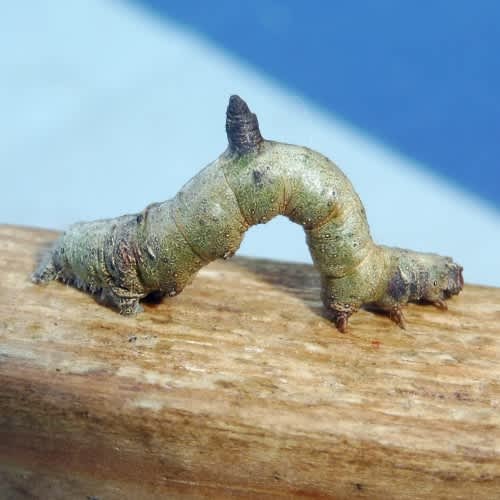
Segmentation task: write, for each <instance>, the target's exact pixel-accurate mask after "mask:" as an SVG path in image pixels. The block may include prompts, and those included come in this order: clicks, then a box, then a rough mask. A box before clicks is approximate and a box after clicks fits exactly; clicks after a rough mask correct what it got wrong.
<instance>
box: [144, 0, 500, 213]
mask: <svg viewBox="0 0 500 500" xmlns="http://www.w3.org/2000/svg"><path fill="white" fill-rule="evenodd" d="M136 3H138V4H140V5H142V6H143V7H145V8H148V9H150V10H151V11H152V12H154V13H155V14H156V15H159V16H168V17H169V18H172V19H175V20H176V21H178V22H180V23H183V24H185V25H186V26H189V27H191V28H193V29H195V30H196V31H198V32H199V33H201V34H203V35H204V36H207V37H209V38H210V39H212V40H214V41H215V42H217V44H219V45H220V46H222V47H223V48H224V49H226V50H228V51H231V52H233V53H234V54H236V55H237V56H240V57H241V58H243V59H244V60H246V61H248V62H250V63H251V64H252V65H253V66H255V67H256V68H258V69H259V70H261V71H264V72H266V73H268V74H269V75H271V76H273V77H274V78H276V79H277V80H278V81H279V82H280V83H282V84H284V85H286V86H288V87H290V88H291V89H292V90H294V91H297V92H299V93H301V94H303V95H306V96H308V97H309V98H310V99H311V100H312V101H314V102H316V103H317V104H318V105H320V106H321V107H323V108H324V109H327V110H329V111H331V112H334V113H335V114H336V115H339V116H341V117H343V118H345V119H346V120H348V121H349V122H351V123H355V124H356V126H357V127H359V128H361V129H363V130H365V131H368V132H369V133H370V134H372V135H374V136H375V137H377V138H379V139H381V140H382V141H384V142H385V143H387V144H389V145H390V146H391V147H393V148H397V149H398V150H400V151H401V152H403V153H404V154H406V155H408V156H411V157H413V158H415V159H417V160H419V161H422V162H423V163H425V164H426V165H427V166H429V167H431V168H432V169H433V171H434V172H437V173H439V174H440V175H442V176H446V178H447V179H448V180H449V181H451V182H453V183H456V184H458V185H460V186H461V187H462V188H463V189H467V190H468V191H470V192H471V193H474V194H475V195H478V196H480V197H481V198H483V199H484V200H487V201H488V202H489V203H490V204H492V205H493V206H495V207H496V208H497V209H500V193H499V187H500V168H499V161H500V28H499V23H500V2H498V1H494V0H490V1H488V0H481V1H480V2H470V1H460V0H459V1H456V0H436V1H424V2H404V1H400V0H377V1H374V2H369V1H368V2H355V1H354V2H353V1H333V2H327V1H308V2H304V1H299V0H252V1H250V2H243V1H240V2H235V1H231V0H218V1H216V2H201V1H198V2H192V1H165V0H143V1H138V2H137V1H136Z"/></svg>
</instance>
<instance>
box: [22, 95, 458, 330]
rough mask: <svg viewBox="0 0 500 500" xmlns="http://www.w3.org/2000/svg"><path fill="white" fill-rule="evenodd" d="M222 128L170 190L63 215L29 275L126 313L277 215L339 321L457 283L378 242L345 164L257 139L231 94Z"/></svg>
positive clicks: (179, 284) (435, 296)
mask: <svg viewBox="0 0 500 500" xmlns="http://www.w3.org/2000/svg"><path fill="white" fill-rule="evenodd" d="M226 131H227V137H228V140H229V146H228V148H227V150H226V151H225V152H224V153H222V155H221V156H220V157H219V158H217V159H216V160H215V161H214V162H213V163H211V164H209V165H208V166H207V167H205V168H204V169H203V170H202V171H201V172H200V173H198V174H197V175H196V176H195V177H193V178H192V179H191V180H190V181H189V182H188V183H187V184H186V185H184V187H183V188H182V189H181V190H180V191H179V192H178V193H177V195H176V196H175V197H174V198H173V199H171V200H168V201H165V202H163V203H153V204H151V205H149V206H148V207H146V208H145V209H144V210H143V211H142V212H141V213H139V214H134V215H123V216H121V217H117V218H114V219H106V220H98V221H94V222H80V223H77V224H74V225H72V226H71V227H70V228H69V229H68V230H67V231H66V232H65V233H64V234H63V235H62V236H61V237H60V238H59V239H58V240H57V241H56V243H55V244H54V246H53V248H52V250H51V251H50V253H49V254H47V255H46V256H45V258H44V259H43V261H42V262H41V263H40V265H39V267H38V269H37V270H36V271H35V273H34V274H33V277H32V278H33V281H34V282H35V283H42V282H48V281H50V280H53V279H60V280H62V281H64V282H67V283H71V284H72V285H74V286H76V287H78V288H81V289H84V290H86V291H88V292H90V293H93V294H96V295H97V296H98V297H99V298H100V299H101V300H102V301H103V302H105V303H107V304H109V305H111V306H113V307H115V308H116V309H117V310H118V311H119V312H120V313H122V314H135V313H137V312H140V311H141V310H142V308H141V306H140V303H139V301H140V300H141V299H142V298H144V297H146V296H148V295H151V294H155V295H156V296H157V295H171V296H172V295H176V294H178V293H180V292H181V291H182V290H183V288H184V287H185V286H186V284H187V283H189V282H190V281H191V279H192V277H193V276H194V274H195V273H196V272H197V271H198V270H199V269H200V268H201V267H203V266H204V265H206V264H207V263H209V262H210V261H212V260H214V259H218V258H227V257H230V256H232V255H233V254H234V253H235V252H236V250H237V249H238V248H239V246H240V243H241V241H242V239H243V235H244V233H245V231H246V230H247V229H248V228H249V227H250V226H253V225H255V224H262V223H265V222H267V221H269V220H270V219H272V218H273V217H275V216H276V215H278V214H281V215H284V216H286V217H288V218H289V219H290V220H291V221H292V222H295V223H297V224H300V225H301V226H302V227H303V228H304V230H305V232H306V239H307V244H308V246H309V249H310V252H311V255H312V259H313V262H314V265H315V267H316V269H317V270H318V271H319V273H320V275H321V284H322V292H321V295H322V300H323V303H324V305H325V307H326V309H327V310H328V311H329V312H330V313H331V316H332V318H333V320H334V322H335V324H336V326H337V328H338V329H339V330H340V331H345V329H346V327H347V322H348V318H349V316H350V315H351V314H353V313H354V312H355V311H356V310H357V309H359V308H360V307H361V306H365V307H367V308H370V309H374V310H379V311H384V312H387V313H388V315H389V316H390V318H391V319H392V320H393V321H395V322H396V323H397V324H398V325H400V326H401V327H403V328H404V326H405V322H404V318H403V314H402V309H401V307H402V306H403V305H404V304H406V303H408V302H429V303H433V304H434V305H436V306H438V307H440V308H445V307H446V303H445V299H448V298H449V297H450V296H452V295H455V294H458V293H459V292H460V291H461V290H462V287H463V278H462V267H461V266H459V265H458V264H456V263H454V262H453V261H452V259H451V258H449V257H441V256H439V255H436V254H430V253H421V252H413V251H411V250H403V249H400V248H390V247H386V246H381V245H377V244H375V243H374V242H373V240H372V238H371V236H370V231H369V227H368V223H367V220H366V214H365V210H364V208H363V205H362V203H361V200H360V199H359V197H358V195H357V194H356V192H355V191H354V189H353V187H352V185H351V183H350V181H349V180H348V179H347V177H346V176H345V175H344V174H343V173H342V171H341V170H340V169H339V168H338V167H337V166H336V165H335V164H334V163H333V162H331V161H330V160H329V159H328V158H326V157H325V156H323V155H321V154H319V153H317V152H315V151H312V150H311V149H308V148H305V147H300V146H293V145H290V144H283V143H279V142H273V141H268V140H264V139H263V138H262V136H261V134H260V130H259V125H258V121H257V117H256V116H255V114H253V113H251V112H250V110H249V109H248V106H247V105H246V103H245V102H244V101H243V100H242V99H241V98H240V97H238V96H232V97H231V98H230V100H229V105H228V108H227V120H226Z"/></svg>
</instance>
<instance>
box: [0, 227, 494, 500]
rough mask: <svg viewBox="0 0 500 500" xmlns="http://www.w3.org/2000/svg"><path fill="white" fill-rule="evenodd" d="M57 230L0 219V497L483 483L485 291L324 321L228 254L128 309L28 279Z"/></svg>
mask: <svg viewBox="0 0 500 500" xmlns="http://www.w3.org/2000/svg"><path fill="white" fill-rule="evenodd" d="M55 237H56V233H53V232H49V231H42V230H32V229H27V228H19V227H13V226H1V227H0V273H1V283H0V498H9V499H17V498H51V499H55V498H98V499H100V500H105V499H115V498H116V499H118V498H120V499H121V498H133V499H141V498H144V499H148V498H230V497H234V496H236V497H239V498H267V497H284V498H290V497H300V496H304V497H313V498H328V497H331V498H370V499H376V498H384V499H389V498H399V499H426V500H428V499H430V498H454V499H456V498H463V499H469V498H475V499H481V498H484V499H486V498H488V499H491V498H499V497H500V290H499V289H492V288H483V287H478V286H466V288H465V290H464V292H463V294H461V295H460V296H459V297H457V298H454V299H452V300H451V301H450V302H449V306H450V310H449V311H448V312H441V311H438V310H436V309H434V308H432V307H423V306H410V307H408V308H407V314H406V316H407V320H408V330H406V331H402V330H400V329H399V328H398V327H396V326H395V325H393V324H392V323H391V322H390V321H389V320H388V319H387V318H385V317H383V316H378V315H374V314H371V313H368V312H360V313H359V314H356V315H355V316H353V318H352V320H351V322H350V329H349V333H347V334H341V333H339V332H337V331H336V330H335V328H333V326H332V325H331V323H330V322H329V321H328V320H327V319H326V318H325V317H323V315H322V306H321V303H320V299H319V283H318V276H317V274H316V273H315V272H314V270H313V269H312V268H311V267H310V266H308V265H296V264H285V263H277V262H266V261H262V260H250V259H243V258H235V259H233V261H231V262H215V263H213V264H211V265H209V266H208V267H206V268H204V269H203V270H202V271H200V273H199V274H198V276H197V277H196V279H195V280H194V282H193V284H192V285H191V286H190V287H188V288H187V289H186V290H185V291H184V292H183V293H182V294H181V295H179V296H178V297H175V298H172V299H168V300H166V301H164V302H163V303H161V304H159V305H156V306H153V305H146V312H145V313H144V314H142V315H139V316H137V317H136V318H126V317H122V316H119V315H118V314H116V313H115V312H113V311H111V310H109V309H107V308H104V307H102V306H100V305H98V304H96V302H95V301H94V300H93V299H92V298H91V297H89V296H88V295H86V294H83V293H81V292H79V291H78V290H75V289H73V288H70V287H67V286H65V285H63V284H61V283H57V282H53V283H51V284H49V285H48V286H45V287H40V286H36V285H33V284H31V282H30V280H29V274H30V272H31V271H32V270H33V268H34V266H35V261H36V258H37V255H38V254H39V253H40V252H41V251H42V250H43V248H44V247H45V246H46V245H47V244H48V243H49V242H50V241H52V240H53V239H54V238H55ZM466 272H467V270H465V277H466Z"/></svg>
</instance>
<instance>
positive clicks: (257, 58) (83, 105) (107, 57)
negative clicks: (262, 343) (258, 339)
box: [0, 0, 500, 286]
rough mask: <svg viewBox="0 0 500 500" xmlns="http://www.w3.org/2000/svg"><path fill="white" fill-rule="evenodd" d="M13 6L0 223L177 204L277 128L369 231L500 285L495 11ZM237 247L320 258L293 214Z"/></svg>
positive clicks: (48, 222) (154, 2)
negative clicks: (328, 178) (238, 148)
mask: <svg viewBox="0 0 500 500" xmlns="http://www.w3.org/2000/svg"><path fill="white" fill-rule="evenodd" d="M0 5H1V9H0V12H1V14H0V109H1V110H2V112H1V115H0V137H1V139H0V169H1V177H0V185H1V192H0V223H9V224H23V225H29V226H40V227H46V228H56V229H64V228H65V227H67V226H68V225H69V224H71V223H72V222H75V221H78V220H90V219H96V218H103V217H112V216H117V215H120V214H123V213H130V212H136V211H139V210H141V209H142V208H144V207H145V206H146V205H147V204H149V203H151V202H153V201H162V200H164V199H167V198H170V197H172V196H173V195H174V194H175V193H176V192H177V191H178V190H179V188H180V187H181V186H182V184H184V182H185V181H187V180H188V179H189V178H190V177H192V176H193V175H195V174H196V173H197V172H198V171H199V170H200V169H201V168H202V167H203V166H204V165H206V164H207V163H209V162H210V161H212V160H213V159H215V158H216V157H217V156H218V155H219V154H220V153H221V152H222V151H223V150H224V149H225V147H226V137H225V130H224V120H225V107H226V104H227V100H228V98H229V96H230V95H231V94H234V93H236V94H239V95H241V96H242V97H243V98H244V99H245V100H246V101H247V102H248V103H249V105H250V107H251V109H252V110H253V111H254V112H256V113H257V115H258V116H259V121H260V124H261V130H262V133H263V135H264V136H265V137H267V138H272V139H275V140H280V141H284V142H290V143H297V144H302V145H306V146H308V147H311V148H314V149H316V150H318V151H320V152H322V153H324V154H325V155H327V156H328V157H330V158H331V159H332V160H334V161H335V162H336V163H337V164H338V165H340V167H341V168H342V169H343V170H344V171H345V172H346V174H347V175H348V176H349V177H350V179H351V180H352V182H353V184H354V186H355V188H356V190H357V191H358V193H359V194H360V196H361V199H362V200H363V202H364V204H365V206H366V210H367V213H368V219H369V222H370V226H371V228H372V234H373V236H374V238H375V239H376V240H377V241H379V242H383V243H385V244H389V245H396V246H402V247H408V248H412V249H415V250H423V251H435V252H438V253H442V254H445V255H452V256H453V257H454V258H455V259H456V260H457V261H458V262H460V263H461V264H462V265H463V266H464V268H465V271H464V276H465V279H466V281H469V282H474V283H483V284H491V285H497V286H498V285H500V265H499V263H498V255H499V253H500V193H499V187H500V173H499V168H498V163H499V158H500V140H499V139H500V60H499V57H498V54H499V52H500V30H499V29H498V20H499V19H500V3H499V2H496V1H493V0H491V1H488V0H483V1H482V2H480V3H478V4H474V3H472V2H465V1H460V0H459V1H457V0H436V1H433V2H400V1H398V0H379V1H377V2H362V3H360V2H348V1H342V2H340V1H334V2H321V1H309V2H300V1H298V0H253V1H252V2H234V1H229V0H218V1H217V2H202V1H198V2H194V1H188V0H184V1H161V0H129V1H127V0H115V1H111V0H109V1H106V0H73V1H71V2H67V1H65V0H46V1H44V2H33V1H28V0H18V1H16V2H1V4H0ZM240 254H243V255H251V256H260V257H268V258H274V259H281V260H290V261H305V262H310V258H309V254H308V251H307V247H306V245H305V241H304V235H303V232H302V230H301V229H300V228H299V227H298V226H295V225H293V224H290V223H289V222H288V221H287V220H285V219H283V218H277V219H275V220H273V221H272V222H270V223H269V224H266V225H265V226H258V227H254V228H252V229H251V230H250V231H249V233H248V235H247V237H246V239H245V241H244V242H243V245H242V247H241V250H240Z"/></svg>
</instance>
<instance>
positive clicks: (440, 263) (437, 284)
mask: <svg viewBox="0 0 500 500" xmlns="http://www.w3.org/2000/svg"><path fill="white" fill-rule="evenodd" d="M416 260H417V263H416V264H417V265H416V266H415V268H414V271H413V273H412V278H413V279H412V280H411V282H410V301H412V302H430V303H432V304H434V305H436V306H438V307H440V308H441V309H446V303H445V302H444V301H445V300H446V299H449V298H450V297H451V296H452V295H457V294H459V293H460V292H461V291H462V288H463V286H464V279H463V276H462V271H463V268H462V266H460V265H459V264H457V263H455V262H453V260H452V259H451V258H450V257H442V256H440V255H436V254H417V256H416Z"/></svg>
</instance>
